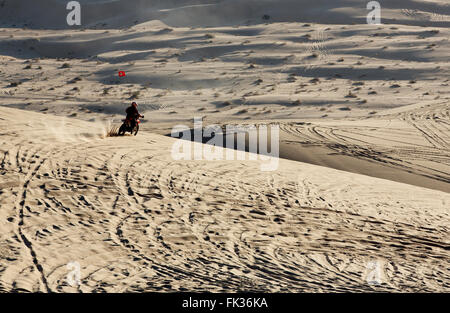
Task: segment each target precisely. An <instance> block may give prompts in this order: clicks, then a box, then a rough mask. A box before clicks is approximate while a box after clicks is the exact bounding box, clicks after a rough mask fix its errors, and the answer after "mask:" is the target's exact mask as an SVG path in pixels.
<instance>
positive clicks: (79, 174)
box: [0, 0, 450, 292]
mask: <svg viewBox="0 0 450 313" xmlns="http://www.w3.org/2000/svg"><path fill="white" fill-rule="evenodd" d="M39 2H40V4H37V3H36V1H26V0H19V1H8V0H6V1H0V43H1V44H0V64H1V67H0V78H1V83H0V291H1V292H13V291H18V292H38V291H40V292H144V291H145V292H150V291H212V292H222V291H227V292H234V291H261V292H367V291H368V292H370V291H385V292H449V291H450V267H449V264H450V263H449V258H450V253H449V249H450V241H449V228H450V209H449V207H450V194H449V192H450V184H449V182H450V104H449V103H450V87H449V82H450V79H449V77H450V75H449V74H450V62H449V55H450V43H449V38H450V6H449V5H448V3H447V1H446V0H434V1H431V0H426V1H425V0H420V1H407V0H402V1H392V2H395V3H390V4H382V23H383V24H381V25H368V24H367V23H366V15H367V12H368V10H367V9H366V3H365V2H364V1H363V3H362V4H361V1H356V0H355V1H354V0H345V1H339V3H337V1H331V0H330V1H299V0H297V1H287V0H283V1H243V0H240V1H237V0H235V1H218V0H217V1H187V0H185V1H160V2H158V1H156V2H155V4H152V5H151V6H150V5H148V4H146V3H145V2H144V1H137V0H136V1H134V0H133V1H122V0H119V1H80V3H81V4H82V25H81V26H68V25H67V24H66V15H67V13H68V11H67V10H66V9H65V4H66V1H56V0H45V1H39ZM119 71H124V72H125V73H126V76H125V77H119V76H118V72H119ZM132 101H136V102H138V103H139V107H140V111H141V113H143V114H144V115H145V118H144V119H143V123H142V124H141V130H140V132H139V133H138V135H137V136H124V137H116V136H110V132H111V129H113V128H114V127H118V126H120V124H121V119H122V118H123V116H124V110H125V108H126V107H127V106H128V105H129V104H130V103H131V102H132ZM194 117H202V118H203V121H204V124H205V125H207V124H219V125H224V126H225V125H228V124H277V125H279V128H280V141H279V144H280V159H279V166H278V168H277V169H276V170H275V171H272V172H263V171H261V170H260V163H261V162H262V161H250V160H244V161H240V160H235V161H230V160H222V161H206V160H192V161H185V160H174V159H173V156H172V155H171V148H172V146H173V144H174V142H175V141H176V139H175V138H171V137H170V133H171V130H172V128H173V127H174V126H175V125H180V124H184V125H188V126H192V123H193V119H194ZM246 155H247V156H248V153H246ZM71 262H77V263H78V264H79V265H80V279H81V281H80V284H76V285H71V284H69V283H68V279H67V275H68V272H70V269H68V267H67V264H69V263H71ZM370 262H377V264H379V265H380V269H381V271H380V277H379V279H380V281H381V283H379V284H369V283H368V281H367V277H368V274H369V273H368V272H370V268H369V266H368V264H371V263H370Z"/></svg>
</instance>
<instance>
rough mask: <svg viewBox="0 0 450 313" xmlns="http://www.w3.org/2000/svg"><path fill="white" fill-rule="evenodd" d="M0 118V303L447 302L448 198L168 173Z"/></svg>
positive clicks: (343, 183)
mask: <svg viewBox="0 0 450 313" xmlns="http://www.w3.org/2000/svg"><path fill="white" fill-rule="evenodd" d="M0 116H1V121H2V123H0V132H1V136H0V141H1V145H0V155H1V157H0V177H1V180H0V182H1V183H0V184H1V185H0V186H1V193H0V203H1V210H0V225H1V226H0V228H1V230H2V231H1V234H0V240H1V253H0V255H1V261H0V289H1V290H2V291H13V290H18V291H25V290H26V291H64V292H69V291H77V290H78V291H82V292H93V291H96V292H99V291H109V292H111V291H117V292H124V291H174V290H176V291H183V290H189V291H236V290H258V291H274V292H276V291H284V292H286V291H290V292H295V291H370V290H378V291H449V290H450V285H449V276H450V272H449V268H448V253H449V248H450V243H449V241H448V232H449V229H448V227H449V226H448V225H449V218H450V216H449V212H448V207H449V203H450V195H449V194H448V193H444V192H440V191H435V190H430V189H425V188H419V187H414V186H411V185H407V184H400V183H395V182H392V181H388V180H382V179H377V178H370V177H367V176H362V175H356V174H351V173H347V172H342V171H337V170H333V169H327V168H324V167H319V166H314V165H309V164H305V163H301V162H295V161H289V160H283V159H281V160H280V166H279V169H278V170H277V171H274V172H271V173H270V175H267V173H264V172H261V171H260V170H259V166H258V162H260V161H214V162H205V161H172V159H171V156H170V150H171V145H172V143H173V142H174V140H175V139H171V138H167V137H164V136H161V135H156V134H151V133H148V132H145V131H144V132H142V133H140V134H139V135H138V136H136V137H128V136H127V137H122V138H118V137H104V134H105V132H106V127H104V126H101V125H100V124H99V123H90V122H84V121H78V120H75V119H71V120H66V121H65V122H62V120H61V117H53V116H50V115H44V114H40V113H34V112H26V111H20V110H16V109H10V108H0ZM99 125H100V126H99ZM55 130H57V131H55ZM87 130H88V131H87ZM230 195H232V196H231V197H230ZM371 260H378V261H379V262H381V263H382V264H383V266H382V268H383V271H382V272H383V284H381V285H379V286H375V285H369V284H367V282H366V281H365V275H367V263H368V262H370V261H371ZM71 261H76V262H79V264H80V266H81V280H82V284H81V286H79V287H78V289H76V288H74V287H70V286H67V282H66V275H67V272H68V270H67V268H66V264H67V263H69V262H71ZM244 278H245V280H244Z"/></svg>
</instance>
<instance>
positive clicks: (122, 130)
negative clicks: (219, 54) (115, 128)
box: [118, 124, 125, 136]
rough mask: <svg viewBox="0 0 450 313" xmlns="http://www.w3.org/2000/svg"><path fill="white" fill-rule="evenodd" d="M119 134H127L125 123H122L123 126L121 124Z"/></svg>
mask: <svg viewBox="0 0 450 313" xmlns="http://www.w3.org/2000/svg"><path fill="white" fill-rule="evenodd" d="M118 134H119V136H123V135H125V124H122V126H120V128H119V132H118Z"/></svg>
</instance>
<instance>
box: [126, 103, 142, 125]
mask: <svg viewBox="0 0 450 313" xmlns="http://www.w3.org/2000/svg"><path fill="white" fill-rule="evenodd" d="M137 107H138V104H137V103H136V102H133V103H132V104H131V105H130V106H129V107H128V108H127V109H126V110H125V112H126V113H127V117H126V120H127V123H128V125H129V126H130V127H131V128H134V126H135V125H136V120H137V119H138V118H140V117H144V115H141V114H139V111H138V108H137Z"/></svg>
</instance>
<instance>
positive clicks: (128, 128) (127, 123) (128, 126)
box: [118, 116, 144, 136]
mask: <svg viewBox="0 0 450 313" xmlns="http://www.w3.org/2000/svg"><path fill="white" fill-rule="evenodd" d="M142 118H144V116H142ZM122 122H123V124H122V126H120V128H119V132H118V134H119V136H123V135H125V133H126V132H130V133H131V134H133V133H134V135H135V136H136V135H137V133H138V131H139V124H140V123H141V121H140V120H139V118H137V119H136V120H135V123H134V127H132V121H131V120H127V119H125V120H122Z"/></svg>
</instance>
